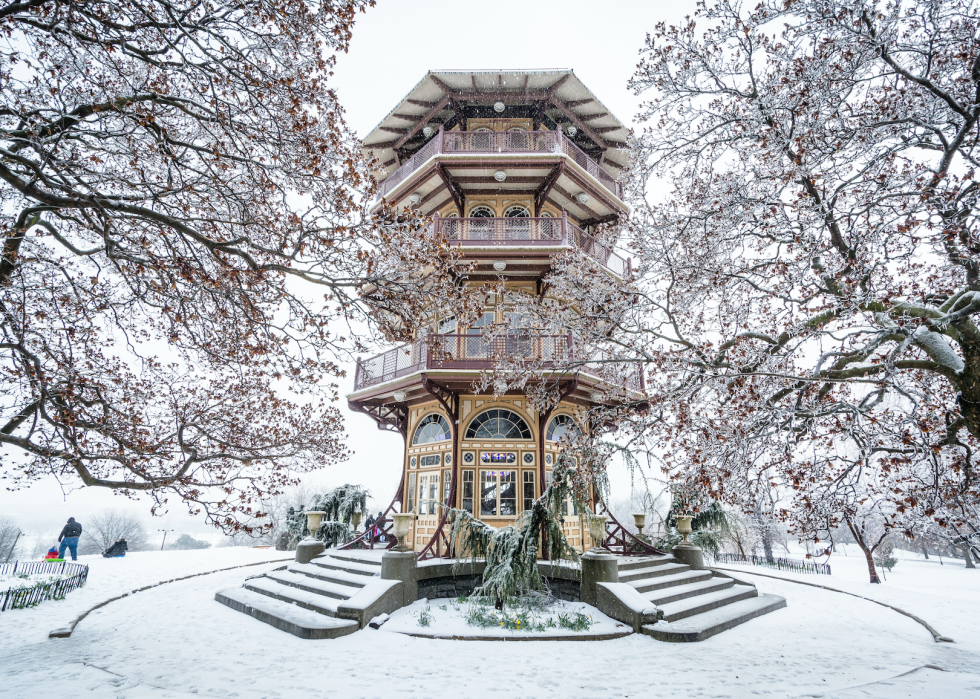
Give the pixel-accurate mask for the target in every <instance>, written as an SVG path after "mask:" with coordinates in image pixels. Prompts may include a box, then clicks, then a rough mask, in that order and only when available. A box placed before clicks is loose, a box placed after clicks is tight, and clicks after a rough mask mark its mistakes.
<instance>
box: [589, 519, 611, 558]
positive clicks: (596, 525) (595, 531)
mask: <svg viewBox="0 0 980 699" xmlns="http://www.w3.org/2000/svg"><path fill="white" fill-rule="evenodd" d="M586 519H587V521H588V524H589V536H590V537H592V550H593V551H596V550H602V540H603V539H605V538H606V520H607V519H609V518H608V517H606V516H605V515H592V514H590V515H586Z"/></svg>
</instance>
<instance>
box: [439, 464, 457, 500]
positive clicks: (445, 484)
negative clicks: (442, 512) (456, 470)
mask: <svg viewBox="0 0 980 699" xmlns="http://www.w3.org/2000/svg"><path fill="white" fill-rule="evenodd" d="M451 478H452V471H443V472H442V501H443V502H444V503H446V504H447V505H449V506H450V507H455V506H456V503H453V502H449V484H450V483H451V482H452V480H451Z"/></svg>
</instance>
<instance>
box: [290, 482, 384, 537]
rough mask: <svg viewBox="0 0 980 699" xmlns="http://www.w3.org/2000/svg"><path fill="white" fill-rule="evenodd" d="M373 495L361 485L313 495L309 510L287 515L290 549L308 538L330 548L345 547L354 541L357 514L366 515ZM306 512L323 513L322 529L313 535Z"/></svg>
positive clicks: (298, 510) (291, 509) (300, 509)
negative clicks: (311, 537)
mask: <svg viewBox="0 0 980 699" xmlns="http://www.w3.org/2000/svg"><path fill="white" fill-rule="evenodd" d="M370 495H371V492H370V491H369V490H367V489H366V488H364V487H362V486H359V485H351V484H350V483H346V484H344V485H341V486H338V487H336V488H334V489H333V490H331V491H330V492H328V493H326V494H324V495H320V494H317V495H314V496H313V498H312V499H311V500H310V508H309V509H308V510H305V509H303V507H302V506H300V507H299V509H293V508H289V512H288V513H287V515H286V529H287V531H288V532H289V546H290V548H295V546H296V544H298V543H299V542H300V541H301V540H302V539H303V538H304V537H305V536H307V535H312V536H313V538H315V539H317V540H319V541H322V542H323V543H324V544H326V545H327V546H328V547H330V546H337V545H340V544H346V543H347V542H348V541H350V540H351V539H353V538H354V525H353V524H352V522H353V519H354V515H355V514H363V513H365V512H367V499H368V497H370ZM307 512H323V513H325V514H324V516H323V520H322V521H321V522H320V528H319V529H317V530H316V531H315V532H310V530H309V529H308V528H307V526H306V525H307V518H306V514H307Z"/></svg>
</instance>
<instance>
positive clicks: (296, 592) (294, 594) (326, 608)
mask: <svg viewBox="0 0 980 699" xmlns="http://www.w3.org/2000/svg"><path fill="white" fill-rule="evenodd" d="M245 589H246V590H252V591H253V592H258V593H259V594H260V595H266V596H267V597H275V598H276V599H277V600H280V601H282V602H289V603H294V604H296V605H297V606H300V607H303V608H304V609H309V610H310V611H311V612H317V613H319V614H325V615H326V616H337V606H338V605H339V604H340V603H341V602H343V601H344V600H342V599H338V598H336V597H327V596H326V595H323V594H320V593H319V592H309V591H307V590H303V589H300V588H298V587H292V586H290V585H283V584H282V583H281V582H276V581H275V580H273V579H272V578H267V577H265V576H262V577H258V578H251V579H250V580H246V581H245Z"/></svg>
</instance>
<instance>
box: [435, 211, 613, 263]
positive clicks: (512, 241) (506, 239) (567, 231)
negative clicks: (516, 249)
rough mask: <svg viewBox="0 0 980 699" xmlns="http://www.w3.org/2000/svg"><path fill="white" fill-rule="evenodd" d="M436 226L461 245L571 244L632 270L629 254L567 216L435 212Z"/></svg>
mask: <svg viewBox="0 0 980 699" xmlns="http://www.w3.org/2000/svg"><path fill="white" fill-rule="evenodd" d="M433 227H434V228H435V230H438V231H439V233H440V234H441V235H442V236H444V237H445V239H446V240H447V241H448V242H450V243H455V244H457V245H462V246H474V247H476V246H497V245H500V246H504V245H513V246H520V245H528V246H535V245H541V246H548V245H551V246H556V247H559V246H574V247H577V248H579V249H580V250H581V251H582V252H584V253H585V254H586V255H588V256H589V257H591V258H592V259H593V260H595V261H596V262H598V263H599V264H601V265H603V266H604V267H606V268H607V269H608V270H609V271H610V272H612V273H613V274H615V275H617V276H618V277H622V278H625V277H627V276H629V274H630V273H631V271H632V266H631V264H630V260H629V259H628V258H625V257H623V256H622V255H618V254H617V253H615V252H614V251H613V249H612V247H611V246H609V245H605V244H604V243H600V242H599V241H598V240H596V239H595V237H594V236H591V235H589V234H588V233H586V232H585V231H583V230H582V229H581V228H579V227H578V226H576V225H575V224H574V223H572V222H571V221H569V220H568V218H567V217H566V216H564V215H563V216H562V217H561V218H547V217H542V218H489V217H488V218H446V217H440V216H439V214H436V215H435V217H434V219H433V224H432V226H430V227H429V229H428V230H429V231H431V230H432V229H433Z"/></svg>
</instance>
